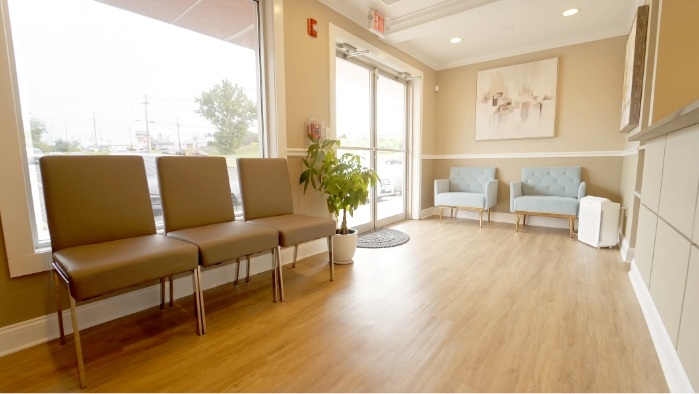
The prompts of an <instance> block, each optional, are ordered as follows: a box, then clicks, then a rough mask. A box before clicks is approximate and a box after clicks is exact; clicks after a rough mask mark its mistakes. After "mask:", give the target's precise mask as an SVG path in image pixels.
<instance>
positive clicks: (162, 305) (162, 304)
mask: <svg viewBox="0 0 699 394" xmlns="http://www.w3.org/2000/svg"><path fill="white" fill-rule="evenodd" d="M160 309H165V278H160Z"/></svg>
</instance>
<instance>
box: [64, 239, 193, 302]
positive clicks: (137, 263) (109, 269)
mask: <svg viewBox="0 0 699 394" xmlns="http://www.w3.org/2000/svg"><path fill="white" fill-rule="evenodd" d="M53 258H54V261H55V264H56V266H57V268H58V269H59V270H60V271H62V273H63V274H64V275H65V276H66V277H67V278H68V279H69V281H70V291H71V294H72V295H73V297H74V298H75V299H76V300H78V301H81V300H86V299H89V298H93V297H97V296H100V295H103V294H107V293H111V292H113V291H116V290H121V289H125V288H127V287H131V286H136V285H139V284H141V283H146V282H149V281H151V280H157V279H160V278H165V277H168V276H170V275H175V274H179V273H182V272H186V271H192V270H194V269H196V268H197V264H198V259H199V258H198V250H197V247H196V246H194V245H192V244H189V243H187V242H182V241H179V240H176V239H172V238H168V237H166V236H164V235H159V234H153V235H144V236H141V237H135V238H127V239H120V240H116V241H109V242H103V243H98V244H91V245H84V246H74V247H72V248H66V249H62V250H60V251H58V252H55V253H54V254H53Z"/></svg>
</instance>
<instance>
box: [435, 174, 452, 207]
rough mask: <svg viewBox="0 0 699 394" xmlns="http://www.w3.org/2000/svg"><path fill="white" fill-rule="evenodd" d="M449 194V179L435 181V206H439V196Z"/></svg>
mask: <svg viewBox="0 0 699 394" xmlns="http://www.w3.org/2000/svg"><path fill="white" fill-rule="evenodd" d="M448 192H449V179H435V180H434V205H435V206H436V205H437V194H439V193H448Z"/></svg>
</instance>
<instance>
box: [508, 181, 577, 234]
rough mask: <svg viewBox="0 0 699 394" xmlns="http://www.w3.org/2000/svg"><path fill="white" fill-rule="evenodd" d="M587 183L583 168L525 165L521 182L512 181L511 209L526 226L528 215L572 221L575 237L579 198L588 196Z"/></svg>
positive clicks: (570, 225) (516, 226) (517, 226)
mask: <svg viewBox="0 0 699 394" xmlns="http://www.w3.org/2000/svg"><path fill="white" fill-rule="evenodd" d="M585 189H586V184H585V182H582V181H581V176H580V167H530V168H522V181H516V182H511V183H510V212H512V213H514V214H516V215H517V221H516V223H515V231H518V230H519V218H520V215H521V216H523V221H522V224H523V225H526V220H527V216H528V215H536V216H550V217H559V218H565V219H568V221H569V225H568V227H569V229H570V237H571V238H573V227H574V226H575V218H576V217H577V216H578V207H579V206H580V199H581V198H583V197H585Z"/></svg>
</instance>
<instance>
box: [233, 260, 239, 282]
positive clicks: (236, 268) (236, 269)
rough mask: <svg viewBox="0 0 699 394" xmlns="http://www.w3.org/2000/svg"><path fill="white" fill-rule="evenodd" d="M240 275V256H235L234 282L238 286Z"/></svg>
mask: <svg viewBox="0 0 699 394" xmlns="http://www.w3.org/2000/svg"><path fill="white" fill-rule="evenodd" d="M239 276H240V257H236V258H235V280H234V281H233V284H234V285H236V286H238V277H239Z"/></svg>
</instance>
